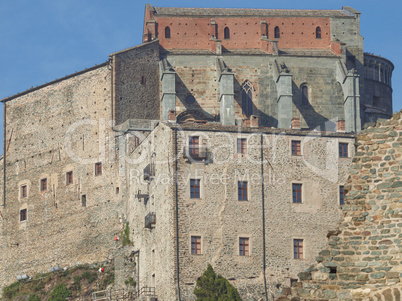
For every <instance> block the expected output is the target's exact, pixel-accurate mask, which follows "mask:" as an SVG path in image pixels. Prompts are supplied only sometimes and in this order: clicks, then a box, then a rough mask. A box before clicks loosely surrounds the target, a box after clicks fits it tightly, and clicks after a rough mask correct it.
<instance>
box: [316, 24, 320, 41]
mask: <svg viewBox="0 0 402 301" xmlns="http://www.w3.org/2000/svg"><path fill="white" fill-rule="evenodd" d="M315 38H316V39H321V27H320V26H317V28H316V29H315Z"/></svg>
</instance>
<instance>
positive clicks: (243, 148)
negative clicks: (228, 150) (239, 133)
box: [237, 138, 247, 154]
mask: <svg viewBox="0 0 402 301" xmlns="http://www.w3.org/2000/svg"><path fill="white" fill-rule="evenodd" d="M237 153H238V154H245V153H247V139H246V138H238V139H237Z"/></svg>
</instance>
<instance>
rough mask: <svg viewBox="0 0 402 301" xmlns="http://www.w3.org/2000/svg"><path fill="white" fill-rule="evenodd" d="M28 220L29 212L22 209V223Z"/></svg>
mask: <svg viewBox="0 0 402 301" xmlns="http://www.w3.org/2000/svg"><path fill="white" fill-rule="evenodd" d="M26 220H27V210H26V209H22V210H20V222H22V221H26Z"/></svg>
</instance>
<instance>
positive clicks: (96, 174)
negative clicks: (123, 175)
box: [95, 162, 102, 176]
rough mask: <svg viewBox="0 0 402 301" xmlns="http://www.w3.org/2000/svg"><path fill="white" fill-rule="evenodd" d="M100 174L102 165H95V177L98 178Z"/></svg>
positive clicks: (99, 163)
mask: <svg viewBox="0 0 402 301" xmlns="http://www.w3.org/2000/svg"><path fill="white" fill-rule="evenodd" d="M101 174H102V163H101V162H98V163H95V176H100V175H101Z"/></svg>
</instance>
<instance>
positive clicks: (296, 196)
mask: <svg viewBox="0 0 402 301" xmlns="http://www.w3.org/2000/svg"><path fill="white" fill-rule="evenodd" d="M292 191H293V203H301V202H302V184H292Z"/></svg>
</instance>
